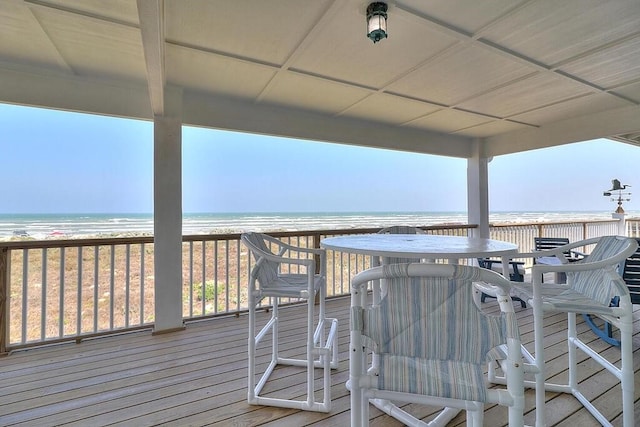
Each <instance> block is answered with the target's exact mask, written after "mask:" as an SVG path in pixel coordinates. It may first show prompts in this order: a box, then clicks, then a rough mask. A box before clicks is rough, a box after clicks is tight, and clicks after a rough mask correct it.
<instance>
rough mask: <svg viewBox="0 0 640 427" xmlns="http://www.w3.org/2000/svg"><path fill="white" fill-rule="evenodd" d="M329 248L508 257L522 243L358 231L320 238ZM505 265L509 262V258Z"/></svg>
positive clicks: (405, 254)
mask: <svg viewBox="0 0 640 427" xmlns="http://www.w3.org/2000/svg"><path fill="white" fill-rule="evenodd" d="M320 246H321V247H323V248H325V249H332V250H335V251H340V252H349V253H354V254H362V255H373V256H380V257H391V258H415V259H421V258H426V259H447V260H459V259H462V258H483V257H490V256H496V257H497V256H499V257H502V258H504V259H503V261H504V260H506V261H508V260H509V258H511V257H513V256H514V255H515V254H517V253H518V246H517V245H514V244H513V243H509V242H503V241H501V240H491V239H482V238H476V237H461V236H434V235H430V234H354V235H350V236H338V237H328V238H326V239H323V240H322V241H321V242H320ZM503 265H507V266H508V262H507V263H506V264H505V263H503Z"/></svg>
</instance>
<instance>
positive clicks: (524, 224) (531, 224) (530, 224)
mask: <svg viewBox="0 0 640 427" xmlns="http://www.w3.org/2000/svg"><path fill="white" fill-rule="evenodd" d="M627 221H628V220H627ZM607 222H618V220H617V219H596V220H589V221H563V222H555V221H551V222H514V223H496V224H493V223H491V224H489V226H490V227H496V228H505V227H540V226H545V225H553V226H556V225H571V224H599V223H607Z"/></svg>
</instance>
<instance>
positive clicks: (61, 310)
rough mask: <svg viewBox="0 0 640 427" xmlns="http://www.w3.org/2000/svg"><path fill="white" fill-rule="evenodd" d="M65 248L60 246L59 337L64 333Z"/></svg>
mask: <svg viewBox="0 0 640 427" xmlns="http://www.w3.org/2000/svg"><path fill="white" fill-rule="evenodd" d="M64 249H65V248H64V247H62V248H60V289H59V291H58V338H62V336H63V335H64V318H65V314H64V313H65V311H64V287H65V283H64V270H65V268H64V264H65V250H64Z"/></svg>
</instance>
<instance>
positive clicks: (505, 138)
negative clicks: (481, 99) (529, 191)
mask: <svg viewBox="0 0 640 427" xmlns="http://www.w3.org/2000/svg"><path fill="white" fill-rule="evenodd" d="M638 123H640V106H637V105H634V106H628V107H622V108H617V109H613V110H607V111H601V112H598V113H593V114H587V115H584V116H579V117H573V118H570V119H566V120H560V121H557V122H554V123H549V124H547V125H544V126H541V127H539V128H535V129H531V128H529V129H523V130H518V131H514V132H508V133H503V134H500V135H496V136H492V137H488V138H485V139H484V154H485V155H486V156H487V157H491V156H498V155H502V154H510V153H517V152H522V151H527V150H532V149H537V148H547V147H554V146H556V145H562V144H568V143H573V142H581V141H588V140H592V139H597V138H608V137H611V136H614V135H620V134H625V133H631V132H635V131H637V130H638Z"/></svg>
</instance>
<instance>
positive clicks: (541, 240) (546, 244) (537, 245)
mask: <svg viewBox="0 0 640 427" xmlns="http://www.w3.org/2000/svg"><path fill="white" fill-rule="evenodd" d="M533 244H534V250H536V251H544V250H547V249H555V248H557V247H559V246H563V245H568V244H569V239H568V238H566V237H534V238H533Z"/></svg>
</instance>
